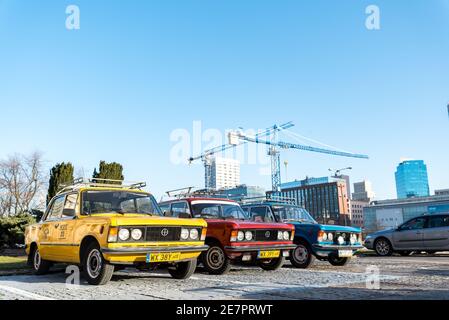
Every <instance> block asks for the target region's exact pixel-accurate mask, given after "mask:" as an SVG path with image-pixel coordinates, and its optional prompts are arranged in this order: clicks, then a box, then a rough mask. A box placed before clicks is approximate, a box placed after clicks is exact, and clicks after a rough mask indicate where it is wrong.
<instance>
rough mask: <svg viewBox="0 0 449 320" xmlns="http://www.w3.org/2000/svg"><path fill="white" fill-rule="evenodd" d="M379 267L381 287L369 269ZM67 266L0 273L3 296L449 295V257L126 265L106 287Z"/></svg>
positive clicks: (108, 297) (302, 296)
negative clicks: (218, 271) (76, 282)
mask: <svg viewBox="0 0 449 320" xmlns="http://www.w3.org/2000/svg"><path fill="white" fill-rule="evenodd" d="M373 266H375V267H377V268H378V270H379V272H380V289H378V290H376V289H368V288H367V282H368V284H372V282H371V281H370V278H368V275H369V273H367V270H369V269H367V268H372V267H373ZM66 276H67V275H66V274H65V273H64V271H61V270H56V271H54V272H53V273H51V274H49V275H46V276H34V275H17V276H3V277H0V299H66V300H72V299H108V300H110V299H120V300H122V299H183V300H190V299H388V300H392V299H449V281H448V279H449V256H448V255H445V256H444V255H434V256H424V255H423V256H411V257H387V258H380V257H359V258H356V259H353V260H352V261H351V263H350V264H348V265H347V266H345V267H333V266H331V265H330V264H328V263H326V262H319V261H318V262H316V263H315V265H314V266H313V267H312V268H311V269H308V270H301V269H296V268H293V267H292V266H291V265H290V264H287V265H286V266H284V268H282V270H278V271H275V272H266V271H262V270H261V269H259V268H257V267H245V266H234V267H233V268H232V270H231V272H230V273H229V274H227V275H223V276H211V275H208V274H206V273H204V272H202V271H201V269H200V270H198V271H197V272H196V273H195V274H194V275H193V276H192V277H191V278H190V279H188V280H175V279H172V278H171V277H170V276H169V275H168V274H167V273H166V272H164V271H163V270H161V271H157V272H152V273H147V272H139V271H137V270H135V269H126V270H124V271H121V272H117V273H115V274H114V277H113V278H112V281H111V282H110V283H109V284H107V285H105V286H101V287H94V286H89V285H87V284H86V283H85V282H83V281H82V282H81V285H80V286H78V287H73V286H67V285H66V283H65V282H66Z"/></svg>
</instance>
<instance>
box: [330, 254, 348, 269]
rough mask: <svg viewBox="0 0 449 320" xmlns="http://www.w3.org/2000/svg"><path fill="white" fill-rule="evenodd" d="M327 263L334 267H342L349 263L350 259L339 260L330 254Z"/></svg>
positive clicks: (335, 255)
mask: <svg viewBox="0 0 449 320" xmlns="http://www.w3.org/2000/svg"><path fill="white" fill-rule="evenodd" d="M327 261H329V263H330V264H331V265H333V266H335V267H343V266H345V265H347V264H348V263H349V261H351V258H340V257H338V255H337V254H335V253H332V254H330V255H329V258H328V259H327Z"/></svg>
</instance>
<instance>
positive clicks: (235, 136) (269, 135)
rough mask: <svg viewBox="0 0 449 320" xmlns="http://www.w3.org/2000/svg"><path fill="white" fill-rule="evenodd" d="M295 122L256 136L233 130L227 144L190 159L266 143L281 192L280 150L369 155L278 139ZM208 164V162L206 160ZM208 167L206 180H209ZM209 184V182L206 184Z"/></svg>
mask: <svg viewBox="0 0 449 320" xmlns="http://www.w3.org/2000/svg"><path fill="white" fill-rule="evenodd" d="M293 126H294V124H293V123H292V122H288V123H286V124H284V125H281V126H278V125H274V126H272V127H270V128H268V129H267V130H266V131H264V132H262V133H260V134H257V135H255V136H249V135H246V134H244V133H243V132H242V131H241V130H238V131H233V132H230V133H229V143H228V144H226V145H223V146H221V147H217V148H213V149H210V150H208V151H206V152H205V153H203V154H202V155H200V156H198V157H194V158H190V159H189V161H190V162H192V161H195V160H197V159H203V161H205V159H207V157H210V156H211V155H213V154H215V153H217V152H220V151H224V150H226V149H229V148H232V147H236V146H239V145H242V144H245V143H248V142H253V143H258V144H265V145H267V146H268V155H269V156H270V157H271V187H272V191H273V192H279V191H280V186H281V161H280V150H281V149H283V150H286V149H296V150H302V151H309V152H317V153H324V154H329V155H333V156H341V157H350V158H359V159H368V158H369V157H368V156H367V155H364V154H357V153H351V152H344V151H336V150H330V149H325V148H317V147H312V146H307V145H302V144H297V143H290V142H284V141H278V133H279V132H280V131H282V130H286V129H288V128H291V127H293ZM263 136H266V138H265V139H264V138H262V137H263ZM205 166H206V162H205ZM207 170H208V169H207V168H206V182H207V179H208V178H207V174H208V172H207ZM206 186H207V184H206Z"/></svg>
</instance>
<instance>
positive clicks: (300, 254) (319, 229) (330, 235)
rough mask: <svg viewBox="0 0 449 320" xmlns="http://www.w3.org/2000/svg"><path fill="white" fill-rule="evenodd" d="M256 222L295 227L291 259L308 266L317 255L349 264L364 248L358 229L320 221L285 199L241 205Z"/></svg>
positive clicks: (342, 264)
mask: <svg viewBox="0 0 449 320" xmlns="http://www.w3.org/2000/svg"><path fill="white" fill-rule="evenodd" d="M242 208H243V210H245V211H246V212H247V213H248V215H250V217H251V219H252V220H253V221H265V222H284V223H290V224H292V225H293V226H294V227H295V238H294V244H295V248H294V250H292V252H291V254H290V262H291V263H292V265H294V266H295V267H297V268H303V269H305V268H309V267H310V266H311V265H312V264H313V262H314V260H315V258H317V259H318V260H322V261H328V262H329V263H330V264H332V265H334V266H344V265H346V264H347V263H348V262H349V261H350V259H351V257H352V256H353V255H354V253H355V252H356V251H357V250H359V249H361V248H363V246H362V238H361V230H360V229H359V228H353V227H346V226H338V225H323V224H319V223H317V222H316V221H315V219H313V218H312V216H311V215H310V214H309V213H308V212H307V210H305V209H304V208H302V207H300V206H297V205H294V204H292V203H290V202H289V201H283V200H273V199H267V200H262V201H261V200H258V201H255V202H252V203H247V204H243V205H242Z"/></svg>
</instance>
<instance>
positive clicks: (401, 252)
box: [398, 251, 412, 257]
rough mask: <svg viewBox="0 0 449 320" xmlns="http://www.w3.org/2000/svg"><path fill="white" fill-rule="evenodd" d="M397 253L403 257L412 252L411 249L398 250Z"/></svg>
mask: <svg viewBox="0 0 449 320" xmlns="http://www.w3.org/2000/svg"><path fill="white" fill-rule="evenodd" d="M398 253H399V254H400V255H401V256H403V257H407V256H409V255H411V254H412V251H398Z"/></svg>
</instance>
